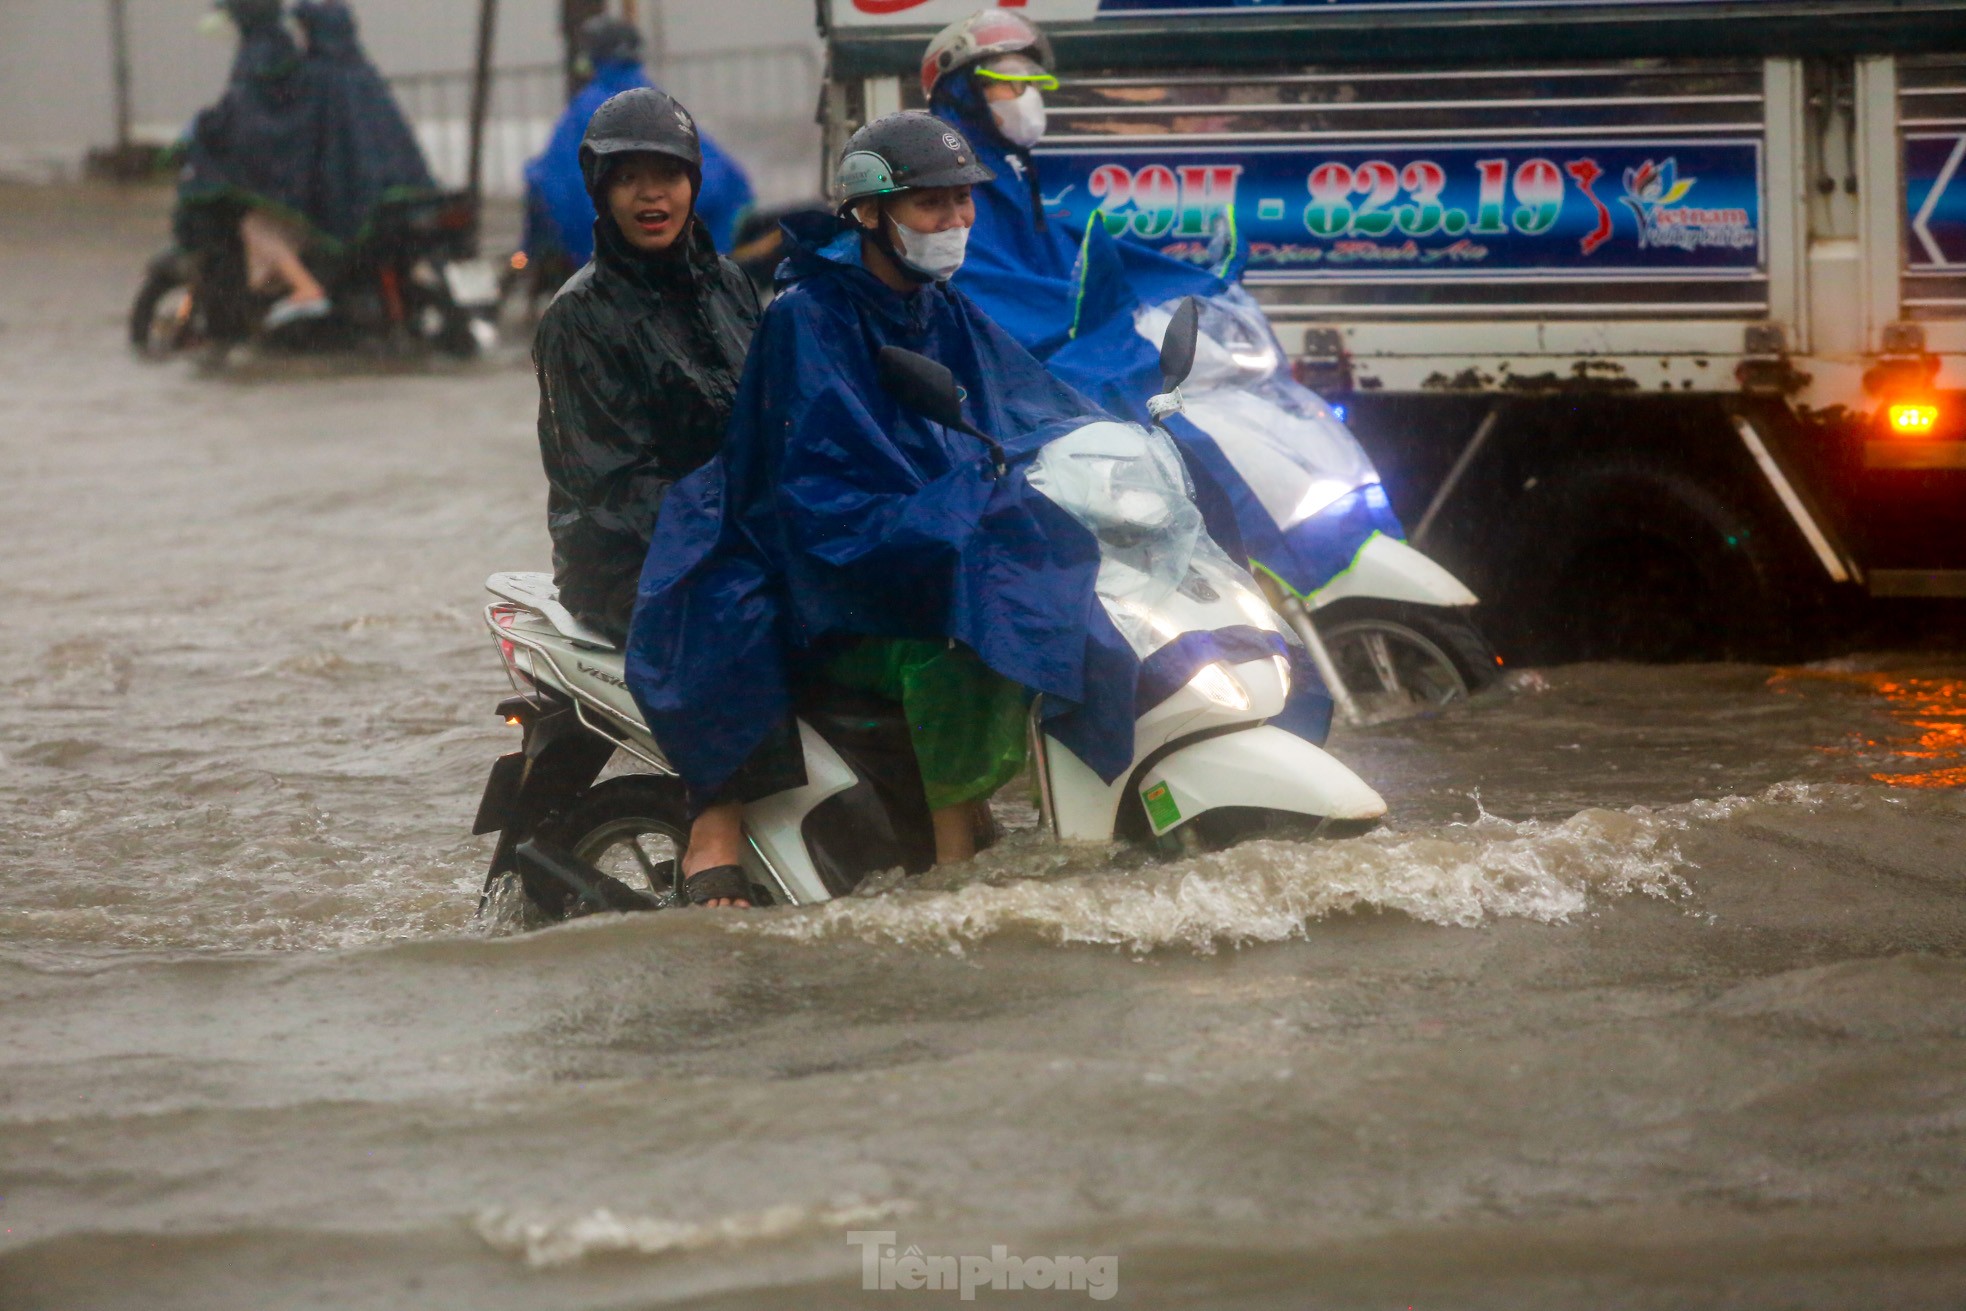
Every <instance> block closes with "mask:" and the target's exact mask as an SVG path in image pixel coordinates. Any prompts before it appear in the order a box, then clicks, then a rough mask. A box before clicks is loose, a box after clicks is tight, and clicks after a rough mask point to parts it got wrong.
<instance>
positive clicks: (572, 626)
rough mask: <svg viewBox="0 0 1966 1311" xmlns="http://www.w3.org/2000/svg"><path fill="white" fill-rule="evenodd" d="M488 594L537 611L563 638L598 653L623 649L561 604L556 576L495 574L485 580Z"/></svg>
mask: <svg viewBox="0 0 1966 1311" xmlns="http://www.w3.org/2000/svg"><path fill="white" fill-rule="evenodd" d="M485 590H486V591H488V592H490V593H491V594H492V595H493V596H496V597H502V598H503V599H505V600H507V601H513V602H516V603H517V604H519V605H523V606H526V607H528V608H530V609H533V610H537V611H538V612H539V613H540V614H542V615H544V616H546V621H547V622H548V623H550V624H552V625H553V628H554V630H555V631H556V632H558V633H559V634H560V636H562V637H565V638H567V639H569V640H571V641H575V642H578V643H580V644H581V645H582V646H591V647H593V648H594V649H595V650H596V651H617V650H619V649H620V648H619V647H617V646H615V644H614V643H613V642H610V641H609V640H608V639H607V636H606V635H605V634H602V633H598V632H596V631H594V630H593V629H591V628H589V627H588V626H587V625H586V624H583V623H581V622H580V621H579V620H578V619H575V618H574V617H573V612H572V611H571V610H569V609H567V608H566V607H565V606H563V605H561V604H560V589H559V588H558V587H556V586H554V584H553V575H552V574H533V573H524V574H493V575H492V576H491V577H490V578H487V579H486V580H485Z"/></svg>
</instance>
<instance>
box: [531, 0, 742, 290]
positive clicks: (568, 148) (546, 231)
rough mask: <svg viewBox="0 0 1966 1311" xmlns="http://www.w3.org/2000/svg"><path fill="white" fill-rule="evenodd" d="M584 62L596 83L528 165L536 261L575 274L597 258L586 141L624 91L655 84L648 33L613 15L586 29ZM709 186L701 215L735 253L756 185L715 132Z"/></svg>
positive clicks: (708, 149) (706, 163) (706, 148)
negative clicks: (645, 52)
mask: <svg viewBox="0 0 1966 1311" xmlns="http://www.w3.org/2000/svg"><path fill="white" fill-rule="evenodd" d="M580 41H581V58H582V62H583V63H584V64H585V65H586V67H587V68H589V69H591V74H590V77H589V80H588V83H587V85H586V86H585V87H583V88H581V90H580V92H579V94H577V95H575V96H574V98H573V100H572V101H571V102H569V103H568V105H567V108H566V112H565V113H563V114H561V115H560V121H559V122H558V123H557V124H556V125H555V126H554V128H553V135H552V136H551V137H549V138H548V139H547V142H546V148H545V149H544V150H542V151H541V152H540V153H539V156H538V157H537V158H535V159H534V160H533V161H532V162H531V163H529V164H527V165H526V232H525V238H524V253H525V256H526V260H527V262H528V263H529V264H531V263H534V262H539V261H545V264H546V265H547V266H549V267H550V266H551V265H552V264H553V263H555V262H556V261H558V262H561V263H562V264H563V266H564V267H565V268H567V269H569V270H571V269H576V268H579V267H580V266H581V265H582V264H585V263H586V262H587V261H588V259H590V258H591V257H592V256H593V253H594V202H593V201H592V200H591V199H590V198H589V197H588V194H587V183H586V179H585V178H584V177H583V176H582V173H581V168H580V143H581V140H582V138H583V137H584V135H585V134H586V131H587V124H588V122H589V121H590V120H591V119H592V118H593V117H594V111H595V110H597V109H599V108H600V107H601V106H602V105H604V104H606V103H607V102H608V101H609V100H611V99H613V98H614V97H615V96H617V95H620V94H621V93H622V92H623V91H630V90H633V89H635V88H637V87H648V86H653V85H654V83H653V82H651V81H650V80H649V75H648V70H647V69H646V68H644V67H643V65H642V34H641V33H640V32H638V31H637V30H636V29H635V28H634V26H633V25H632V24H629V23H626V22H623V21H622V20H621V19H619V18H610V17H607V16H606V15H602V16H600V17H596V18H591V19H589V20H588V21H587V22H586V23H584V24H582V26H581V29H580ZM701 140H702V153H703V185H702V186H701V188H700V189H699V192H698V195H697V197H696V212H697V216H698V217H699V218H701V219H702V220H703V224H704V226H705V228H706V229H708V231H709V233H710V239H711V241H712V242H713V243H714V244H715V245H716V248H717V249H718V250H719V251H722V252H724V253H725V254H728V253H729V252H730V250H731V246H732V244H733V241H734V238H735V234H736V231H737V225H738V221H739V220H740V219H741V218H742V217H743V216H744V212H745V211H746V210H748V209H749V208H750V207H751V201H752V193H751V181H750V179H749V178H748V177H746V176H745V174H744V169H743V166H742V165H740V164H739V163H738V162H737V161H736V160H735V159H734V158H732V157H731V155H730V154H729V153H728V152H726V151H724V150H723V149H721V148H720V147H719V146H718V145H717V144H716V142H714V141H712V140H711V139H710V138H709V137H708V136H707V135H705V136H703V137H702V138H701Z"/></svg>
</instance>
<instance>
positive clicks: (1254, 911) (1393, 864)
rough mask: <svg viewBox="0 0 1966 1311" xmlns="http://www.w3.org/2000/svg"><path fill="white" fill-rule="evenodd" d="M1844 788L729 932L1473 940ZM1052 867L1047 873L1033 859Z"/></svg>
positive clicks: (1065, 883)
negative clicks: (1319, 929)
mask: <svg viewBox="0 0 1966 1311" xmlns="http://www.w3.org/2000/svg"><path fill="white" fill-rule="evenodd" d="M1838 790H1839V789H1835V788H1829V787H1822V786H1812V785H1805V784H1783V785H1780V786H1778V787H1775V788H1770V789H1768V790H1767V791H1766V792H1763V793H1761V794H1760V795H1759V796H1757V797H1754V798H1743V797H1728V798H1723V799H1721V800H1717V801H1694V802H1688V803H1686V804H1684V805H1679V806H1671V807H1665V808H1662V809H1657V810H1652V809H1647V808H1645V807H1633V808H1631V809H1629V810H1623V811H1614V810H1601V809H1592V810H1585V811H1582V812H1580V813H1578V814H1576V815H1574V816H1572V817H1571V818H1569V819H1567V820H1563V821H1562V822H1560V823H1549V822H1543V821H1537V820H1519V821H1512V820H1506V819H1500V818H1497V817H1495V816H1493V815H1488V814H1483V815H1482V816H1481V818H1480V819H1478V820H1476V821H1474V822H1473V823H1467V824H1450V825H1446V826H1444V827H1441V828H1438V829H1434V830H1430V831H1427V832H1421V833H1389V832H1380V833H1373V834H1368V835H1366V836H1364V837H1360V838H1355V839H1350V840H1345V841H1309V842H1288V841H1256V842H1248V843H1245V844H1243V845H1241V846H1238V847H1234V848H1232V849H1230V850H1228V851H1222V852H1213V853H1209V854H1206V855H1201V856H1196V857H1193V858H1190V859H1185V860H1179V861H1175V862H1171V863H1168V864H1164V865H1157V866H1149V867H1147V868H1145V869H1139V870H1135V871H1132V872H1119V871H1111V870H1108V871H1102V872H1098V873H1073V874H1070V875H1068V876H1065V877H1055V878H1029V877H1026V878H1017V877H1012V878H1008V879H999V880H995V881H989V882H975V883H970V884H967V885H965V886H962V887H959V888H956V889H954V890H951V891H923V890H920V889H919V888H917V887H911V886H909V885H907V884H904V885H903V886H902V887H901V888H899V889H898V890H896V891H893V892H890V893H887V894H885V895H881V896H876V897H852V898H845V899H842V900H839V901H833V902H828V903H826V904H825V905H822V906H815V907H812V908H810V909H804V910H797V911H789V912H780V913H775V914H771V915H760V916H755V917H744V918H741V919H733V920H732V922H731V923H730V924H729V925H728V926H727V927H728V928H729V929H730V931H731V932H734V933H754V934H760V935H764V936H767V937H780V938H793V939H808V940H816V939H822V938H837V937H851V938H860V939H863V940H866V941H881V940H886V941H891V942H896V943H902V944H905V945H911V946H938V947H943V948H946V949H949V950H952V951H961V950H962V947H963V945H964V944H965V943H970V942H976V941H980V940H981V939H984V938H988V937H991V936H993V935H996V934H1001V933H1008V932H1018V931H1021V932H1026V933H1035V934H1037V935H1039V936H1040V937H1043V938H1046V939H1049V940H1051V941H1055V942H1060V943H1088V944H1099V945H1107V946H1117V947H1124V948H1127V949H1129V950H1132V951H1136V952H1145V951H1152V950H1154V949H1157V948H1165V947H1176V948H1187V949H1189V950H1192V951H1197V952H1203V953H1207V952H1212V951H1214V950H1216V949H1217V948H1218V947H1221V946H1225V945H1226V946H1239V945H1242V944H1245V943H1259V942H1279V941H1283V940H1285V939H1288V938H1292V937H1297V936H1300V935H1302V934H1303V933H1304V932H1305V931H1306V929H1307V928H1308V926H1309V925H1311V924H1313V923H1315V922H1317V921H1319V920H1322V919H1326V918H1328V917H1330V916H1333V915H1337V914H1342V913H1347V912H1357V911H1363V910H1378V911H1398V912H1401V913H1403V914H1406V915H1410V916H1412V917H1413V918H1414V919H1417V920H1422V921H1425V922H1427V923H1430V924H1440V925H1447V926H1453V927H1460V928H1472V927H1474V926H1476V925H1479V924H1482V923H1483V922H1485V921H1488V920H1491V919H1496V918H1520V919H1528V920H1534V921H1539V922H1542V923H1560V922H1563V921H1565V920H1568V919H1570V918H1571V917H1572V916H1575V915H1577V914H1579V913H1580V912H1582V911H1584V910H1585V909H1586V908H1587V907H1588V906H1589V905H1590V904H1591V903H1592V901H1593V899H1599V900H1608V899H1612V898H1617V897H1622V896H1627V895H1630V894H1633V893H1641V894H1644V895H1647V896H1653V897H1661V898H1668V899H1677V898H1684V897H1687V896H1690V895H1691V894H1690V889H1689V888H1688V886H1687V884H1686V881H1685V880H1684V879H1683V878H1681V877H1680V875H1679V873H1678V870H1679V868H1680V867H1681V866H1682V865H1683V864H1684V861H1683V859H1682V858H1681V856H1680V854H1679V850H1678V847H1677V846H1676V845H1675V838H1676V836H1677V835H1678V834H1680V833H1681V832H1683V831H1684V830H1685V829H1686V828H1687V827H1689V826H1690V825H1693V824H1704V823H1714V822H1719V821H1722V820H1726V819H1729V818H1731V817H1733V816H1735V815H1738V814H1741V813H1743V812H1744V811H1747V810H1749V809H1752V808H1756V807H1762V806H1796V805H1801V806H1804V807H1807V808H1812V809H1813V808H1815V807H1817V806H1820V805H1821V804H1823V803H1824V802H1825V801H1826V800H1828V799H1829V794H1830V793H1831V792H1835V791H1838ZM1034 863H1042V862H1034Z"/></svg>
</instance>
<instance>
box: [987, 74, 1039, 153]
mask: <svg viewBox="0 0 1966 1311" xmlns="http://www.w3.org/2000/svg"><path fill="white" fill-rule="evenodd" d="M990 115H991V117H993V118H995V119H996V120H997V131H999V132H1001V133H1003V135H1004V140H1006V141H1008V142H1010V143H1011V144H1012V145H1015V146H1023V147H1025V148H1026V149H1029V148H1030V147H1032V146H1035V145H1037V144H1038V142H1039V140H1041V139H1042V138H1043V136H1044V97H1043V96H1042V95H1040V94H1038V89H1037V88H1036V87H1034V86H1027V87H1025V88H1024V89H1023V90H1022V91H1020V92H1018V93H1017V94H1016V95H1015V96H1013V97H1011V98H1010V99H1009V100H992V101H991V102H990Z"/></svg>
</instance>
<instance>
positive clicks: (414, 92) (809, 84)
mask: <svg viewBox="0 0 1966 1311" xmlns="http://www.w3.org/2000/svg"><path fill="white" fill-rule="evenodd" d="M651 75H652V76H653V77H654V78H655V80H656V81H657V82H658V83H660V84H661V85H662V87H663V88H664V89H665V90H667V91H668V92H669V93H670V94H671V95H673V96H675V97H676V98H677V99H678V100H680V101H682V102H683V103H684V104H685V105H687V106H689V108H690V112H691V113H693V114H695V115H696V117H697V118H698V119H699V120H700V121H701V122H702V124H703V127H704V130H705V131H706V132H708V133H709V134H710V136H711V137H713V138H714V139H715V140H716V141H717V143H718V144H719V145H721V146H723V147H724V148H725V149H726V150H728V151H730V152H731V153H732V154H734V155H736V156H737V158H738V160H739V161H740V162H741V163H742V164H743V165H744V167H745V171H746V172H748V173H749V174H750V176H751V185H752V186H753V187H754V188H755V189H756V191H757V193H758V198H759V200H760V201H762V202H765V203H771V202H775V201H781V200H796V199H801V198H804V197H806V196H811V195H816V194H818V191H819V187H820V178H819V151H820V144H819V129H818V126H817V125H816V123H815V121H814V120H815V116H816V109H817V106H818V103H819V81H820V63H819V55H818V53H817V52H816V51H814V50H813V49H811V48H810V47H807V46H783V47H773V48H766V49H761V50H706V51H701V52H697V53H692V54H685V55H678V56H675V57H674V58H672V59H669V60H668V61H666V62H665V63H663V64H662V65H661V66H660V67H659V68H656V69H652V70H651ZM389 82H390V86H391V87H392V88H393V89H394V91H395V93H396V98H397V100H398V102H399V103H401V105H402V107H403V112H404V114H406V115H407V116H408V117H409V120H410V122H411V123H412V124H413V125H414V126H415V128H416V134H417V138H418V140H419V141H421V142H422V144H423V150H424V153H425V155H426V156H427V157H428V158H429V160H430V167H431V169H432V170H433V171H434V172H435V173H436V174H437V177H438V179H439V180H440V181H442V182H444V183H445V184H446V185H450V186H462V185H464V181H465V176H466V174H467V172H468V171H469V165H470V148H471V127H470V109H471V74H470V72H468V71H465V72H457V73H411V74H406V75H403V76H400V77H393V78H391V79H390V80H389ZM565 106H566V75H565V73H564V71H563V70H562V69H561V68H560V66H559V65H557V64H528V65H523V66H515V67H511V68H501V69H498V70H497V71H496V73H495V74H494V77H493V82H492V91H491V112H490V115H489V118H488V121H487V122H486V125H485V161H484V178H485V191H486V194H488V195H492V196H507V197H509V196H517V195H520V194H522V193H523V191H524V187H525V182H524V172H525V165H526V161H527V160H529V159H531V158H532V157H533V156H535V155H537V154H538V153H539V151H540V149H541V148H542V147H543V146H544V145H545V144H546V139H547V137H548V136H549V135H551V133H552V131H553V124H554V123H555V122H556V121H557V120H558V119H559V116H560V112H561V110H562V109H564V108H565Z"/></svg>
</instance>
